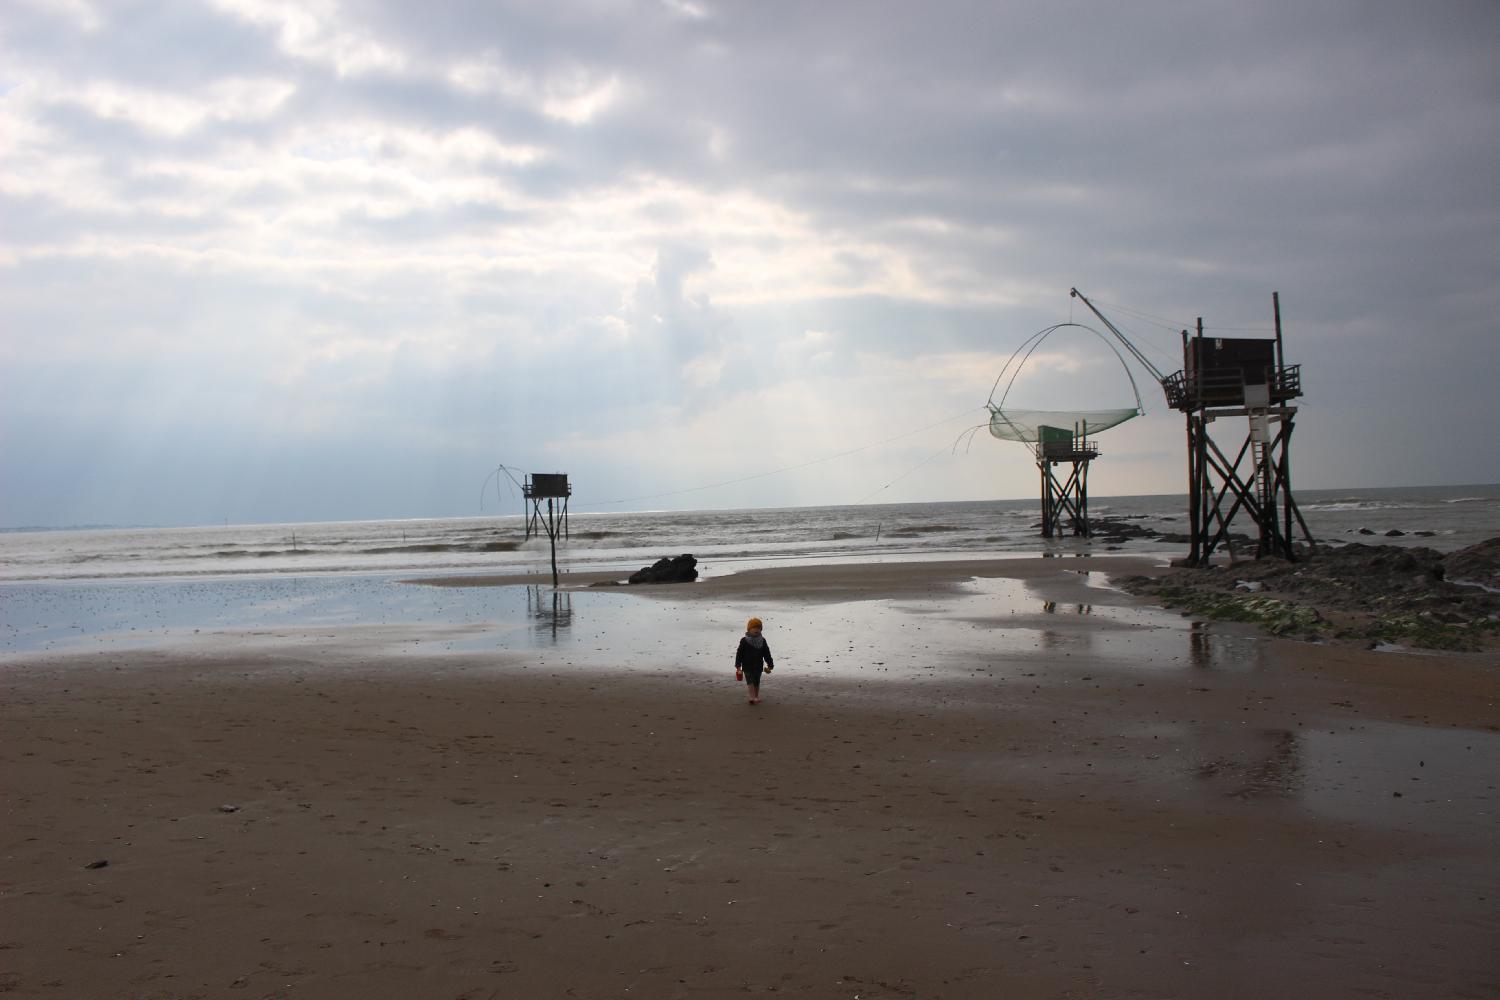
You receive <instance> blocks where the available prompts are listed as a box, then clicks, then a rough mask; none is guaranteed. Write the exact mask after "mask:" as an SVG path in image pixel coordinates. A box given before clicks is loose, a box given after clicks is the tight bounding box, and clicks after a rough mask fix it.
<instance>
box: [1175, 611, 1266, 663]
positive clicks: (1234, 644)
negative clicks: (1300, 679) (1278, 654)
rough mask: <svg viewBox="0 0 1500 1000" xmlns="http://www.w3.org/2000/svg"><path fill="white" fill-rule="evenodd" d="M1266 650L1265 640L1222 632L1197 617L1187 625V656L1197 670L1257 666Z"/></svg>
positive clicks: (1262, 659)
mask: <svg viewBox="0 0 1500 1000" xmlns="http://www.w3.org/2000/svg"><path fill="white" fill-rule="evenodd" d="M1265 654H1266V649H1265V644H1264V643H1262V642H1259V641H1257V640H1256V638H1255V637H1253V636H1238V635H1224V634H1223V633H1219V632H1214V631H1211V630H1210V629H1209V628H1208V625H1207V623H1205V622H1200V621H1195V622H1193V623H1192V624H1191V625H1190V626H1189V628H1188V660H1189V662H1191V663H1192V665H1193V666H1194V667H1196V668H1198V669H1200V670H1221V671H1224V670H1228V671H1239V672H1244V671H1253V670H1259V669H1261V668H1262V667H1263V666H1264V665H1265Z"/></svg>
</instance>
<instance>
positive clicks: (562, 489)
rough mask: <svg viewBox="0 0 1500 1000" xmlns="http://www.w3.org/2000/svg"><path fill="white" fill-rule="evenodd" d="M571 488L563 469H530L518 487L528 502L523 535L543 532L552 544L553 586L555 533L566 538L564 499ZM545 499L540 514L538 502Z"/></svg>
mask: <svg viewBox="0 0 1500 1000" xmlns="http://www.w3.org/2000/svg"><path fill="white" fill-rule="evenodd" d="M572 495H573V487H572V486H571V485H569V483H568V474H567V473H566V472H532V473H528V474H527V476H526V482H525V483H524V484H523V485H522V486H521V496H522V497H524V498H525V499H526V501H527V502H528V503H530V504H531V513H530V515H529V516H528V517H527V519H526V537H527V538H530V537H531V536H532V535H534V534H539V533H540V532H541V531H542V530H543V529H545V530H546V532H547V540H548V542H550V543H551V546H552V586H553V587H554V588H555V587H556V586H557V536H558V534H559V532H560V533H561V534H562V535H563V537H564V538H566V537H568V498H569V497H570V496H572ZM543 500H545V501H547V513H546V515H545V516H543V514H542V501H543Z"/></svg>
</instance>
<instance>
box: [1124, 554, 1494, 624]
mask: <svg viewBox="0 0 1500 1000" xmlns="http://www.w3.org/2000/svg"><path fill="white" fill-rule="evenodd" d="M1120 583H1121V584H1122V585H1123V586H1125V587H1126V589H1128V590H1131V591H1133V592H1135V593H1138V594H1143V595H1149V596H1151V597H1154V598H1156V599H1157V600H1160V601H1161V602H1162V603H1163V604H1166V605H1167V606H1169V607H1176V608H1182V609H1184V610H1186V611H1187V612H1188V613H1191V614H1200V615H1202V616H1204V617H1206V618H1221V619H1228V620H1235V621H1249V622H1255V623H1257V624H1260V625H1263V626H1264V627H1266V628H1267V629H1268V630H1270V631H1273V632H1278V633H1283V634H1294V635H1305V636H1307V637H1308V638H1314V637H1322V638H1340V639H1355V640H1364V641H1367V642H1372V643H1375V642H1396V643H1401V644H1404V645H1412V646H1424V647H1429V648H1437V649H1484V648H1489V647H1491V646H1493V645H1495V644H1496V643H1497V642H1500V538H1492V539H1490V540H1489V541H1486V542H1481V543H1480V544H1478V545H1473V546H1470V547H1469V548H1467V549H1463V550H1461V551H1459V552H1453V553H1450V554H1448V555H1444V554H1442V553H1440V552H1436V551H1434V550H1432V549H1429V548H1425V547H1420V546H1412V547H1402V546H1395V545H1364V544H1360V543H1354V544H1350V545H1340V546H1334V547H1320V548H1319V549H1318V550H1317V552H1316V553H1314V554H1311V555H1308V556H1306V557H1305V558H1302V559H1299V560H1298V561H1297V562H1287V561H1285V560H1283V559H1257V560H1252V561H1244V562H1238V563H1235V564H1234V565H1232V566H1229V565H1216V566H1212V567H1209V568H1206V569H1174V570H1169V571H1168V572H1166V573H1164V574H1162V575H1161V576H1158V577H1133V578H1129V579H1126V580H1122V581H1120ZM1476 584H1478V586H1476Z"/></svg>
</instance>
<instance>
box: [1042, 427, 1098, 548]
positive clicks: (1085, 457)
mask: <svg viewBox="0 0 1500 1000" xmlns="http://www.w3.org/2000/svg"><path fill="white" fill-rule="evenodd" d="M1098 457H1099V446H1098V445H1096V444H1094V443H1093V442H1091V441H1089V440H1088V423H1087V422H1086V421H1085V422H1083V423H1080V424H1075V425H1074V427H1073V430H1068V429H1067V428H1066V427H1048V426H1047V425H1045V424H1043V425H1042V426H1040V427H1038V428H1037V440H1036V467H1037V469H1038V470H1039V471H1040V472H1041V474H1042V537H1043V538H1052V537H1053V536H1055V535H1062V534H1064V533H1065V532H1064V529H1063V522H1064V521H1065V520H1066V522H1067V526H1068V531H1067V533H1070V534H1074V535H1081V536H1083V537H1084V538H1088V537H1089V534H1090V533H1089V462H1091V461H1092V460H1094V459H1095V458H1098ZM1058 466H1062V467H1063V468H1064V469H1066V470H1068V471H1067V472H1066V474H1065V475H1064V476H1063V478H1061V479H1059V478H1058Z"/></svg>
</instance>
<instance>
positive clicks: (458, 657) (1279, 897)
mask: <svg viewBox="0 0 1500 1000" xmlns="http://www.w3.org/2000/svg"><path fill="white" fill-rule="evenodd" d="M1149 569H1150V564H1149V563H1146V562H1144V561H1133V560H1127V559H1107V558H1104V559H1014V560H988V561H983V562H980V561H952V562H934V563H925V564H914V563H904V564H866V565H849V566H835V567H812V566H801V567H790V568H783V569H768V570H755V571H751V572H746V573H741V574H734V575H726V576H721V577H715V578H713V579H710V580H706V581H704V582H702V583H700V584H696V585H685V586H675V587H657V588H596V587H589V586H588V585H589V584H590V583H597V582H599V580H600V579H602V577H587V578H579V579H574V580H570V581H569V582H568V587H569V588H570V589H568V590H567V591H565V593H564V594H563V595H562V596H563V597H566V601H565V602H563V603H561V604H558V603H553V604H551V605H548V606H547V607H542V608H539V609H538V610H537V618H536V621H535V622H534V623H533V625H534V627H535V628H537V629H545V628H547V627H550V628H551V629H552V632H551V637H550V640H555V642H554V641H550V640H548V641H543V640H545V639H547V636H546V634H545V633H544V632H539V633H538V634H539V635H542V636H543V640H537V641H536V642H535V643H534V644H533V647H532V648H528V649H524V650H514V649H512V650H483V649H475V648H464V646H463V643H462V642H457V641H456V637H455V636H454V635H436V634H434V630H433V629H432V628H431V627H430V626H424V627H422V628H420V629H419V628H416V627H411V626H404V625H402V624H401V623H397V622H393V623H388V624H385V625H380V626H373V627H370V628H363V629H347V628H343V629H340V628H327V627H322V628H320V627H315V626H307V627H304V628H277V629H274V630H270V629H267V630H250V631H238V632H223V633H218V634H190V635H185V636H181V637H176V638H174V639H173V641H170V642H167V641H163V642H147V643H139V642H137V643H134V644H125V643H119V644H107V645H104V646H101V647H90V648H86V649H79V650H76V651H72V652H53V653H19V654H11V655H8V656H6V657H5V658H3V659H0V684H3V709H0V711H3V733H4V739H3V744H0V759H3V765H4V775H5V779H4V803H5V805H4V809H5V811H4V824H3V829H0V841H3V851H0V855H3V858H4V872H3V887H0V992H5V993H8V994H9V995H14V996H18V997H59V998H62V997H68V998H77V997H139V998H152V1000H167V998H188V997H220V996H223V997H246V998H251V997H287V996H301V997H317V998H351V1000H352V998H371V997H391V998H397V997H400V998H413V997H422V998H427V997H434V998H453V1000H457V998H469V1000H481V998H491V997H598V998H604V997H609V998H616V997H646V998H658V997H660V998H668V997H670V998H696V997H717V996H738V995H742V994H774V995H779V996H799V997H819V998H821V997H829V998H834V997H843V998H861V1000H872V998H886V997H892V998H894V997H903V998H929V997H953V998H992V997H1007V998H1011V997H1014V998H1031V997H1037V998H1042V997H1049V998H1050V997H1057V998H1062V997H1122V998H1123V997H1141V998H1158V997H1204V996H1214V997H1220V998H1234V997H1246V998H1249V997H1297V996H1307V997H1312V996H1316V997H1351V998H1352V997H1360V998H1371V997H1418V996H1421V997H1465V998H1466V997H1475V998H1478V997H1496V996H1500V958H1497V957H1496V955H1497V952H1496V949H1495V947H1494V944H1495V942H1496V941H1497V940H1500V905H1497V903H1500V852H1497V847H1500V835H1497V833H1496V818H1497V816H1496V811H1497V806H1500V793H1497V785H1500V709H1497V701H1500V670H1497V669H1496V667H1495V665H1494V663H1493V662H1492V658H1491V657H1485V656H1481V655H1478V654H1465V653H1445V654H1419V653H1413V652H1373V651H1368V650H1365V649H1361V648H1357V647H1355V646H1353V645H1338V644H1326V645H1315V644H1311V643H1304V642H1295V641H1287V640H1280V639H1273V638H1267V637H1262V636H1258V635H1256V634H1254V633H1251V632H1249V631H1247V630H1246V629H1245V628H1244V627H1242V626H1229V625H1218V624H1215V625H1212V626H1208V625H1202V624H1201V623H1194V622H1192V621H1190V620H1188V619H1185V618H1182V617H1181V616H1179V615H1176V614H1172V613H1168V612H1163V611H1161V610H1159V609H1153V608H1150V607H1149V606H1146V605H1144V604H1143V603H1142V602H1141V601H1140V600H1139V599H1137V598H1134V597H1131V596H1129V595H1127V594H1125V593H1123V592H1121V591H1119V590H1116V589H1113V588H1112V587H1111V586H1109V583H1108V576H1109V575H1110V574H1115V573H1124V572H1141V571H1143V570H1149ZM441 582H446V583H449V584H452V583H464V584H466V585H469V586H475V585H480V586H489V587H494V588H503V587H507V586H512V587H513V586H516V585H518V584H520V583H525V582H529V583H533V584H534V583H535V580H529V581H526V580H511V579H488V580H486V579H480V578H474V577H465V578H462V580H449V581H441ZM430 584H431V581H430V582H429V583H413V584H408V586H428V585H430ZM627 591H628V592H627ZM563 609H565V610H566V618H564V617H563ZM750 613H755V614H759V615H760V616H761V617H763V618H765V619H766V621H767V637H768V639H769V640H770V642H771V644H772V648H773V649H774V651H775V654H776V658H777V663H778V665H779V669H778V670H777V671H776V672H775V674H774V675H773V676H772V677H770V678H769V679H768V680H767V683H766V687H765V690H764V693H765V697H766V701H765V702H764V703H763V704H761V705H759V706H756V707H753V708H752V707H750V706H748V705H747V704H746V703H745V699H744V696H743V693H742V689H741V688H739V687H737V686H736V685H735V683H734V681H733V674H732V667H731V658H732V653H733V648H734V643H735V641H736V639H737V636H738V634H739V629H740V628H742V627H743V622H744V618H745V617H746V616H747V615H748V614H750ZM549 616H550V617H549ZM437 631H442V630H437ZM462 631H463V636H460V637H457V638H463V639H464V640H465V641H470V642H472V640H474V638H475V635H476V633H482V632H483V629H482V628H480V627H477V626H474V625H472V624H469V625H465V626H464V627H463V629H462Z"/></svg>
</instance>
